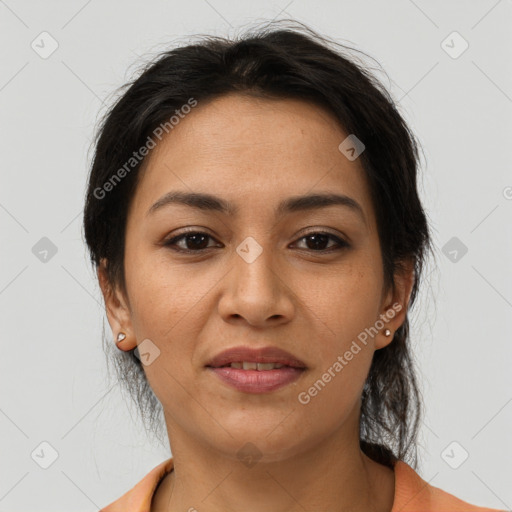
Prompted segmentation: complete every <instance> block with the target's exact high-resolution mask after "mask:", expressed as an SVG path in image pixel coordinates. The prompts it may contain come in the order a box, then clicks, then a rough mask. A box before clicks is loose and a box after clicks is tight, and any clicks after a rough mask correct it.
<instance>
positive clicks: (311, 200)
mask: <svg viewBox="0 0 512 512" xmlns="http://www.w3.org/2000/svg"><path fill="white" fill-rule="evenodd" d="M170 204H183V205H186V206H190V207H192V208H196V209H199V210H203V211H216V212H220V213H223V214H226V215H231V216H235V215H236V214H237V213H238V211H239V208H238V207H237V206H235V205H234V204H233V203H230V202H229V201H226V200H225V199H222V198H220V197H217V196H214V195H212V194H206V193H199V192H181V191H173V192H168V193H167V194H165V195H164V196H162V197H161V198H160V199H159V200H158V201H157V202H156V203H155V204H153V206H151V208H150V209H149V210H148V212H147V215H149V214H151V213H154V212H155V211H156V210H159V209H160V208H162V207H164V206H167V205H170ZM328 206H342V207H344V208H348V209H350V210H352V211H353V212H355V213H357V214H358V215H359V217H360V218H361V220H362V221H363V222H364V223H366V217H365V214H364V210H363V208H362V207H361V205H360V204H359V203H358V202H357V201H356V200H355V199H353V198H351V197H349V196H346V195H344V194H331V193H327V194H309V195H305V196H293V197H289V198H287V199H285V200H283V201H281V203H279V205H278V206H277V208H276V211H275V214H276V217H278V216H282V215H285V214H288V213H294V212H298V211H307V210H318V209H320V208H326V207H328Z"/></svg>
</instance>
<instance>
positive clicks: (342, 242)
mask: <svg viewBox="0 0 512 512" xmlns="http://www.w3.org/2000/svg"><path fill="white" fill-rule="evenodd" d="M187 235H206V236H207V237H209V238H211V239H212V240H215V239H214V238H213V237H212V236H211V235H209V234H208V233H204V232H203V231H192V230H191V231H185V232H183V233H181V234H179V235H177V236H175V237H173V238H171V239H169V240H167V241H165V242H164V246H166V247H169V249H171V250H173V251H176V252H180V253H184V254H193V253H195V254H199V253H201V252H204V251H207V250H208V249H213V247H207V248H205V249H198V250H192V249H182V248H177V247H176V246H175V244H176V242H178V241H180V240H184V239H185V237H186V236H187ZM313 235H326V236H328V237H329V238H331V239H332V240H334V241H335V242H336V243H337V244H338V247H330V248H329V249H321V250H318V251H315V250H313V249H303V250H306V251H310V252H314V253H321V254H329V253H331V252H334V251H339V250H342V249H348V248H349V247H350V245H349V244H348V242H346V241H345V240H343V239H341V238H339V237H337V236H335V235H333V234H332V233H329V232H326V231H311V232H310V233H306V234H305V235H303V236H301V237H300V238H298V239H297V240H298V241H299V240H304V239H305V238H308V237H310V236H313ZM173 246H175V247H173Z"/></svg>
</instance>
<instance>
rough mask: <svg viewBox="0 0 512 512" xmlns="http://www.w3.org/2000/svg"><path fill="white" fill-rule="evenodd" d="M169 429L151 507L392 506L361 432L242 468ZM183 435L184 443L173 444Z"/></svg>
mask: <svg viewBox="0 0 512 512" xmlns="http://www.w3.org/2000/svg"><path fill="white" fill-rule="evenodd" d="M178 433H179V432H178V431H175V432H173V436H170V437H172V439H173V442H174V444H173V445H172V446H173V460H174V470H173V471H172V472H171V473H169V474H168V475H166V477H165V478H164V480H163V481H162V483H161V485H160V486H159V487H158V489H157V492H156V493H155V496H154V499H153V505H152V508H151V512H162V511H167V512H174V511H178V510H180V511H183V510H186V511H189V510H190V511H191V512H193V511H199V510H200V511H208V512H226V511H239V510H244V512H259V511H261V510H272V511H273V512H274V511H275V512H284V511H286V512H304V511H305V510H322V511H326V512H342V511H347V512H348V511H350V512H359V511H361V512H363V511H364V512H390V511H391V509H392V505H393V499H394V488H395V481H394V472H393V470H392V469H390V468H388V467H387V466H383V465H381V464H378V463H377V462H375V461H373V460H371V459H370V458H368V457H367V456H366V455H364V454H363V453H362V452H361V450H360V449H359V438H358V437H356V439H355V442H354V439H346V438H344V436H343V435H334V436H332V437H331V438H328V439H325V440H324V441H323V442H321V443H320V444H316V445H315V446H314V447H311V448H310V449H309V450H307V451H303V452H300V453H297V454H295V455H293V456H291V457H289V458H286V459H284V460H279V461H273V462H262V460H260V461H258V462H257V463H256V464H255V465H254V466H252V467H247V466H245V465H244V464H242V463H241V462H240V461H239V460H237V459H235V460H233V459H232V458H229V457H227V456H225V455H223V454H222V453H219V452H216V451H212V450H210V449H208V448H205V447H204V446H201V444H200V443H199V442H197V440H194V439H190V438H188V437H187V436H186V435H174V434H178ZM176 440H180V441H181V442H176Z"/></svg>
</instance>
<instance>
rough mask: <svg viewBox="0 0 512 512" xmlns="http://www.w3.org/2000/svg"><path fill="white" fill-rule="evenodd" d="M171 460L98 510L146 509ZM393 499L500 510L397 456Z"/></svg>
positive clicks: (407, 507)
mask: <svg viewBox="0 0 512 512" xmlns="http://www.w3.org/2000/svg"><path fill="white" fill-rule="evenodd" d="M173 465H174V464H173V460H172V457H171V458H170V459H167V460H165V461H164V462H162V463H160V464H159V465H158V466H156V467H155V468H153V469H152V470H151V471H150V472H149V473H148V474H147V475H146V476H145V477H144V478H143V479H142V480H141V481H140V482H139V483H138V484H137V485H135V487H133V488H132V489H131V490H129V491H128V492H127V493H125V494H123V496H121V497H120V498H119V499H118V500H116V501H114V502H112V503H111V504H110V505H108V506H107V507H105V508H102V509H101V510H100V511H99V512H150V509H151V500H152V498H153V495H154V493H155V490H156V488H157V486H158V484H159V483H160V481H161V480H162V479H163V477H164V476H165V475H166V474H167V473H169V472H171V471H172V469H173ZM394 471H395V499H394V501H393V508H392V509H391V512H504V511H502V510H498V509H491V508H485V507H477V506H476V505H470V504H469V503H466V502H465V501H462V500H460V499H459V498H456V497H455V496H453V495H452V494H449V493H447V492H445V491H443V490H441V489H439V488H437V487H433V486H432V485H430V484H428V483H427V482H425V481H424V480H423V479H422V478H421V477H420V476H419V475H418V473H416V471H414V469H413V468H412V467H411V466H409V465H408V464H407V463H405V462H404V461H401V460H399V461H398V462H396V463H395V465H394Z"/></svg>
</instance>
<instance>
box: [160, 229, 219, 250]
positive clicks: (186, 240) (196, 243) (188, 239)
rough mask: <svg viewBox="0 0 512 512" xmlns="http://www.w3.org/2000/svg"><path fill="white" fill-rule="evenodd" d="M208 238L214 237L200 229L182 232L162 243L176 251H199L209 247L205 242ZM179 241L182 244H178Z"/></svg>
mask: <svg viewBox="0 0 512 512" xmlns="http://www.w3.org/2000/svg"><path fill="white" fill-rule="evenodd" d="M209 238H210V239H212V240H214V238H213V237H211V236H210V235H209V234H208V233H203V232H201V231H187V232H186V233H182V234H181V235H178V236H175V237H173V238H171V239H170V240H167V241H166V242H164V245H165V246H167V247H170V248H171V249H172V250H174V251H178V252H188V253H192V252H201V251H204V250H205V249H210V248H211V246H210V247H209V246H208V243H207V240H208V239H209ZM180 242H183V244H182V246H179V245H178V243H180ZM183 245H184V247H183Z"/></svg>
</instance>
